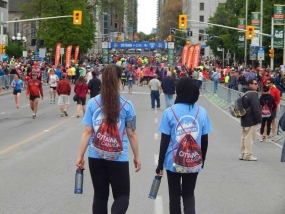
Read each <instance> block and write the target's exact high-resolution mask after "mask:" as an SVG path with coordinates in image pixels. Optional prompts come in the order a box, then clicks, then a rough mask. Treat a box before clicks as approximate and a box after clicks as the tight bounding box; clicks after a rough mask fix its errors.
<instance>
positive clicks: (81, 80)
mask: <svg viewBox="0 0 285 214" xmlns="http://www.w3.org/2000/svg"><path fill="white" fill-rule="evenodd" d="M78 83H82V84H84V83H85V79H84V77H83V76H80V77H79V78H78V80H77V81H76V84H78Z"/></svg>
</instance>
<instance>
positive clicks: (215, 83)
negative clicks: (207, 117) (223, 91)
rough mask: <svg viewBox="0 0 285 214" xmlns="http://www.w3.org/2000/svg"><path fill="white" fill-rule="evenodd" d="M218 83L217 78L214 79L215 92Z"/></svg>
mask: <svg viewBox="0 0 285 214" xmlns="http://www.w3.org/2000/svg"><path fill="white" fill-rule="evenodd" d="M218 84H219V79H214V93H216V91H217V88H218Z"/></svg>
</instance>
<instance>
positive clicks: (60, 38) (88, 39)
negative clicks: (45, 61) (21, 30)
mask: <svg viewBox="0 0 285 214" xmlns="http://www.w3.org/2000/svg"><path fill="white" fill-rule="evenodd" d="M21 10H22V12H23V18H32V17H34V16H35V13H34V11H37V12H36V16H38V17H51V16H64V15H72V14H73V10H82V14H83V15H82V25H80V26H74V25H73V23H72V18H60V19H50V20H45V21H38V30H37V39H43V40H44V42H45V47H46V48H47V49H50V48H53V49H54V48H55V46H56V44H57V43H59V42H60V43H61V44H62V46H63V47H67V46H68V45H72V46H73V47H75V46H77V45H80V50H81V52H83V53H86V52H87V50H88V48H91V47H92V44H93V39H94V32H95V27H94V24H93V20H92V15H91V14H90V13H89V10H88V4H87V3H85V2H82V1H76V0H49V1H44V0H29V1H28V2H27V3H26V4H23V5H22V7H21Z"/></svg>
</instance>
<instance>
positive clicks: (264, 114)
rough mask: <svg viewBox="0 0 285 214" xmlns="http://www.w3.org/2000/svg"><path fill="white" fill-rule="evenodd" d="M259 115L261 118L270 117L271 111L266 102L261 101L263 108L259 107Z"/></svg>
mask: <svg viewBox="0 0 285 214" xmlns="http://www.w3.org/2000/svg"><path fill="white" fill-rule="evenodd" d="M261 115H262V117H270V116H271V109H270V108H269V106H268V105H267V101H263V106H262V107H261Z"/></svg>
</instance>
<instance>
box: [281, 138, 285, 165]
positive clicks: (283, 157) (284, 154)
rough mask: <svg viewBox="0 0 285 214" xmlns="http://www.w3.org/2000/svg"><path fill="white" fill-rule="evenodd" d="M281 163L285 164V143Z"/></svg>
mask: <svg viewBox="0 0 285 214" xmlns="http://www.w3.org/2000/svg"><path fill="white" fill-rule="evenodd" d="M281 162H285V142H284V144H283V148H282V153H281Z"/></svg>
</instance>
